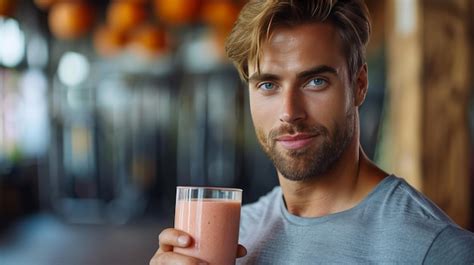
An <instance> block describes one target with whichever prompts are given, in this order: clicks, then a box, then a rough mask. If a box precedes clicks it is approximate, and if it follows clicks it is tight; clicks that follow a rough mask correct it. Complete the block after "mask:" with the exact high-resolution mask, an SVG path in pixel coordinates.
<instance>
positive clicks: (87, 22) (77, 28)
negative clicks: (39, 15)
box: [48, 1, 95, 39]
mask: <svg viewBox="0 0 474 265" xmlns="http://www.w3.org/2000/svg"><path fill="white" fill-rule="evenodd" d="M94 18H95V9H94V7H93V6H92V5H90V4H89V3H88V2H86V1H60V2H57V3H55V4H54V5H53V6H52V7H51V11H50V13H49V16H48V22H49V28H50V30H51V32H52V33H53V35H54V36H56V37H57V38H60V39H74V38H78V37H81V36H83V35H85V34H86V33H88V32H89V30H90V29H91V27H92V25H93V24H94Z"/></svg>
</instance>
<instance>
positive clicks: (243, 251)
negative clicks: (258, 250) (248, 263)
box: [237, 245, 247, 258]
mask: <svg viewBox="0 0 474 265" xmlns="http://www.w3.org/2000/svg"><path fill="white" fill-rule="evenodd" d="M245 255H247V249H246V248H245V247H244V246H242V245H239V246H238V247H237V258H241V257H244V256H245Z"/></svg>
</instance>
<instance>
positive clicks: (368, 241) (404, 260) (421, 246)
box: [237, 219, 430, 265]
mask: <svg viewBox="0 0 474 265" xmlns="http://www.w3.org/2000/svg"><path fill="white" fill-rule="evenodd" d="M247 231H248V232H247V233H245V234H243V235H242V237H241V244H243V245H244V246H245V247H246V248H247V250H248V254H247V256H246V257H244V258H242V259H239V260H238V263H237V264H240V265H243V264H259V265H260V264H272V265H273V264H275V265H278V264H335V263H337V264H421V263H422V261H423V258H424V255H425V253H426V251H427V249H428V248H429V242H430V241H429V240H425V239H423V240H422V239H420V238H419V237H416V236H413V235H409V234H406V233H400V232H399V230H398V229H397V227H396V226H395V227H393V226H391V225H390V226H388V225H381V224H370V225H368V224H364V223H363V222H359V221H357V220H346V221H344V222H332V223H330V222H327V223H321V224H315V225H310V226H309V225H308V226H298V225H294V224H291V223H288V222H285V221H283V220H282V219H280V220H273V221H271V222H266V223H262V224H258V225H255V226H254V228H253V229H248V230H247Z"/></svg>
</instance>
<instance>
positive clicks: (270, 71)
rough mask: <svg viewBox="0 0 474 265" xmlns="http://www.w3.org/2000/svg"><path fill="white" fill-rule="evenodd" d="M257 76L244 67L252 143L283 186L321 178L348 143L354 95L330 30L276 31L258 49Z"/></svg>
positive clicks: (338, 42)
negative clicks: (254, 137) (256, 143)
mask: <svg viewBox="0 0 474 265" xmlns="http://www.w3.org/2000/svg"><path fill="white" fill-rule="evenodd" d="M262 51H263V53H262V56H261V58H260V73H258V72H257V68H256V66H255V65H250V66H249V76H250V79H249V91H250V108H251V113H252V119H253V123H254V126H255V130H256V133H257V138H258V140H259V142H260V144H261V146H262V147H263V150H264V151H265V153H267V155H268V156H269V157H270V159H271V160H272V161H273V163H274V165H275V167H276V168H277V170H278V171H279V172H280V173H281V174H282V175H283V176H284V177H285V178H287V179H289V180H295V181H300V180H308V179H313V178H317V177H318V176H321V175H322V174H324V173H326V172H327V171H328V170H329V169H330V168H331V166H332V165H334V163H335V162H336V161H338V160H339V159H340V158H341V156H342V154H343V152H344V151H345V150H346V148H347V146H348V145H349V143H350V142H351V141H352V139H353V135H354V128H355V126H356V124H355V122H356V119H355V113H356V107H355V104H354V96H353V94H354V92H353V91H351V90H352V88H351V85H350V82H349V78H348V72H347V64H346V58H345V57H344V54H343V51H342V45H341V40H340V38H339V36H338V34H337V31H336V29H335V27H334V26H332V25H330V24H326V23H310V24H304V25H299V26H294V27H283V26H280V27H276V28H275V29H274V30H273V33H272V35H271V38H270V39H269V40H268V41H266V42H264V43H263V44H262Z"/></svg>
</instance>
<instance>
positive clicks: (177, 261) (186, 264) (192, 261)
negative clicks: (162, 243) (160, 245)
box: [150, 252, 208, 265]
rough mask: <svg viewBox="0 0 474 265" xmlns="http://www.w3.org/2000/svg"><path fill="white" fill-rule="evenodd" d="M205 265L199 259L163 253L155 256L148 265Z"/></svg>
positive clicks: (205, 264) (173, 253)
mask: <svg viewBox="0 0 474 265" xmlns="http://www.w3.org/2000/svg"><path fill="white" fill-rule="evenodd" d="M166 264H170V265H171V264H172V265H207V264H208V263H207V262H204V261H202V260H200V259H197V258H194V257H189V256H184V255H181V254H178V253H175V252H165V253H161V254H159V255H155V256H154V257H153V258H152V259H151V261H150V265H166Z"/></svg>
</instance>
